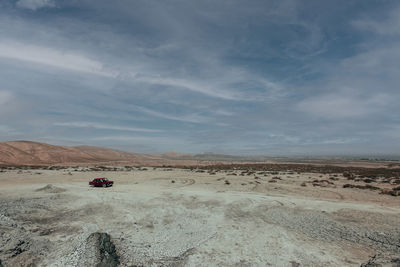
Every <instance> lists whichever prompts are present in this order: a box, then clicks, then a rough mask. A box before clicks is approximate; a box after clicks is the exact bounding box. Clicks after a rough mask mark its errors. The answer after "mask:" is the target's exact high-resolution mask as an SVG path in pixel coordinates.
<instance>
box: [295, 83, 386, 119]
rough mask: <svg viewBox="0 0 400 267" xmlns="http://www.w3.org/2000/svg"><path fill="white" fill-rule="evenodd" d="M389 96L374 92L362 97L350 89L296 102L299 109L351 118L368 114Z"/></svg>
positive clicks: (318, 114)
mask: <svg viewBox="0 0 400 267" xmlns="http://www.w3.org/2000/svg"><path fill="white" fill-rule="evenodd" d="M389 100H390V97H389V96H387V95H385V94H375V95H371V96H369V97H362V96H360V95H357V94H355V93H354V92H353V90H352V89H348V92H346V90H341V91H338V92H335V93H334V94H333V93H330V94H325V95H321V96H317V97H310V98H308V99H305V100H303V101H301V102H300V103H299V104H298V109H299V110H300V111H303V112H306V113H310V114H312V115H314V116H316V117H324V118H351V117H360V116H365V115H369V114H371V113H374V112H376V111H377V110H379V108H381V107H383V106H384V105H385V104H386V103H388V101H389Z"/></svg>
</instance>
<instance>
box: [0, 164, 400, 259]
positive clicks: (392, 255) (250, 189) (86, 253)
mask: <svg viewBox="0 0 400 267" xmlns="http://www.w3.org/2000/svg"><path fill="white" fill-rule="evenodd" d="M147 169H148V170H138V169H134V170H131V171H114V172H93V171H91V172H81V171H73V170H72V169H68V170H22V171H18V170H11V171H10V170H9V171H6V172H1V173H0V183H1V187H0V204H1V205H0V260H1V263H2V264H3V265H4V266H28V265H29V264H32V265H30V266H35V265H37V266H94V265H95V264H96V262H98V257H99V256H98V255H99V252H98V251H97V250H98V243H96V242H97V241H96V240H97V239H96V236H94V235H93V233H97V232H99V233H108V234H109V235H110V236H111V242H112V244H114V245H115V255H116V256H115V255H114V256H115V257H116V260H115V261H114V263H115V262H118V261H119V262H120V265H121V266H360V265H361V264H365V263H368V261H370V265H367V266H379V265H371V264H372V263H373V262H374V261H375V262H376V263H382V264H383V266H399V264H400V197H394V196H390V195H382V194H379V193H378V192H377V191H370V190H361V189H355V188H342V186H343V184H345V183H348V181H347V180H346V179H345V178H344V177H343V176H342V175H341V174H337V177H336V178H335V179H336V180H333V179H332V180H331V181H332V182H333V184H326V185H324V187H321V186H312V184H311V181H313V180H315V179H319V180H321V179H327V180H328V179H329V177H332V174H330V175H329V174H326V175H324V174H319V173H302V174H297V173H292V172H285V173H282V172H280V173H279V174H268V173H255V174H251V175H244V176H240V175H239V174H240V173H241V171H240V170H234V171H232V170H229V171H218V172H217V173H216V174H209V173H207V172H196V170H192V171H191V170H183V169H165V168H164V169H163V168H158V169H153V168H147ZM232 173H236V174H237V175H232ZM289 173H290V174H289ZM103 176H105V177H109V178H110V179H112V180H114V181H115V186H114V187H111V188H91V187H89V186H88V181H89V180H91V179H92V178H94V177H103ZM256 177H257V178H256ZM272 177H279V178H280V179H281V180H279V179H275V180H276V181H277V182H274V183H272V182H269V181H270V180H272ZM226 181H228V182H226ZM303 182H306V186H301V184H302V183H303ZM48 184H52V185H53V187H48V188H45V189H44V190H39V191H37V189H40V188H43V187H45V186H46V185H48ZM372 185H374V183H372ZM379 186H380V187H384V186H387V185H379ZM107 244H111V243H107ZM111 250H113V248H111ZM111 256H112V257H114V256H113V255H111ZM374 256H376V257H375V258H373V257H374ZM105 257H110V255H108V256H107V255H106V256H105ZM118 257H119V258H118ZM0 266H1V264H0ZM103 266H106V265H103ZM108 266H112V263H109V265H108Z"/></svg>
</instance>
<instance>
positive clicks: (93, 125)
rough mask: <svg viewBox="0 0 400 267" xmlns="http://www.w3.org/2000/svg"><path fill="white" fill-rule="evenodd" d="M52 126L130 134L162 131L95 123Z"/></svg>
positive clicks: (56, 124) (70, 123) (59, 123)
mask: <svg viewBox="0 0 400 267" xmlns="http://www.w3.org/2000/svg"><path fill="white" fill-rule="evenodd" d="M54 125H55V126H62V127H76V128H94V129H104V130H116V131H131V132H149V133H158V132H162V130H156V129H147V128H136V127H124V126H114V125H108V124H102V123H95V122H57V123H54Z"/></svg>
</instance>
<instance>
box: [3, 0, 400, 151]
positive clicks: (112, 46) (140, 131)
mask: <svg viewBox="0 0 400 267" xmlns="http://www.w3.org/2000/svg"><path fill="white" fill-rule="evenodd" d="M399 103H400V2H399V1H397V0H393V1H390V0H335V1H331V0H326V1H325V0H260V1H258V0H229V1H227V0H221V1H219V0H202V1H197V0H193V1H192V0H159V1H156V0H113V1H110V0H17V1H16V0H0V140H1V141H6V140H34V141H40V142H47V143H51V144H59V145H81V144H87V145H98V146H106V147H111V148H117V149H122V150H126V151H134V152H141V153H158V152H167V151H176V152H188V153H202V152H215V153H228V154H258V155H259V154H261V155H360V154H371V155H383V154H390V155H392V154H397V155H398V154H400V153H399V152H400V104H399Z"/></svg>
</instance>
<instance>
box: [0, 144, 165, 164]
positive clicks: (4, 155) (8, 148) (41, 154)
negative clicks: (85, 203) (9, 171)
mask: <svg viewBox="0 0 400 267" xmlns="http://www.w3.org/2000/svg"><path fill="white" fill-rule="evenodd" d="M163 161H164V159H163V158H162V157H159V156H152V155H142V154H135V153H128V152H122V151H118V150H113V149H108V148H102V147H94V146H77V147H67V146H54V145H49V144H44V143H38V142H31V141H11V142H0V164H2V165H72V164H77V165H79V164H104V163H111V164H123V163H126V164H147V165H151V164H159V163H162V162H163Z"/></svg>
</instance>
